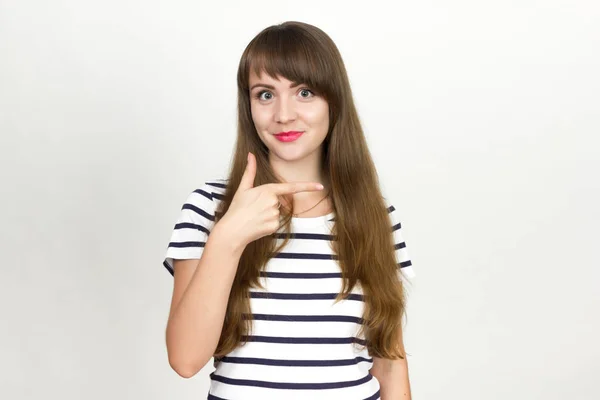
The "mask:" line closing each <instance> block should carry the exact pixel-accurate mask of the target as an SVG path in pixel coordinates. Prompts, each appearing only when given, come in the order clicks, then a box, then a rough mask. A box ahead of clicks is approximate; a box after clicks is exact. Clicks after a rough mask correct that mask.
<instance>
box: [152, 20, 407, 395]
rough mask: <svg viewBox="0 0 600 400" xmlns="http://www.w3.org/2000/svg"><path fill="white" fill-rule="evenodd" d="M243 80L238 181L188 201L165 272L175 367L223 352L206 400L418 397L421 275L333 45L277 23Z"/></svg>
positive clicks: (218, 182) (193, 366) (242, 71)
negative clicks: (415, 357) (409, 324)
mask: <svg viewBox="0 0 600 400" xmlns="http://www.w3.org/2000/svg"><path fill="white" fill-rule="evenodd" d="M237 79H238V118H239V120H238V136H237V143H236V147H235V153H234V156H233V160H232V165H231V170H230V171H229V175H228V178H227V179H215V180H212V181H209V182H206V183H205V184H204V185H202V187H201V188H199V189H197V190H195V191H194V192H193V193H191V194H190V195H189V197H188V199H187V200H186V202H185V204H184V206H183V208H182V210H181V215H180V217H179V220H178V223H177V225H176V226H175V229H174V231H173V234H172V237H171V242H170V244H169V247H168V250H167V254H166V257H165V261H164V266H165V267H166V268H167V269H168V270H169V271H170V272H171V273H172V274H174V280H175V284H174V290H173V298H172V301H171V310H170V314H169V320H168V324H167V330H166V336H167V339H166V340H167V350H168V355H169V362H170V364H171V366H172V368H173V369H174V370H175V371H176V372H177V373H178V374H179V375H181V376H183V377H191V376H193V375H195V374H196V373H197V372H198V371H199V370H200V369H202V368H203V367H204V366H205V365H206V363H207V362H208V361H209V360H210V358H211V357H213V356H214V367H215V371H214V372H213V373H212V374H211V387H210V393H209V395H208V398H209V399H228V400H233V399H345V400H347V399H361V400H362V399H379V398H381V399H385V400H390V399H409V398H410V387H409V380H408V367H407V363H406V358H405V352H404V346H403V342H402V323H401V322H402V317H403V315H404V311H405V296H404V291H403V279H402V278H403V277H411V276H413V271H412V268H411V262H410V260H409V258H408V254H407V252H406V249H405V244H404V240H403V239H402V234H401V226H400V222H399V220H398V216H397V211H396V210H395V208H394V207H393V206H392V205H391V204H389V203H388V202H387V200H386V199H385V198H384V197H383V196H382V194H381V191H380V188H379V183H378V177H377V172H376V169H375V166H374V163H373V161H372V158H371V156H370V153H369V151H368V148H367V143H366V140H365V137H364V134H363V131H362V128H361V126H360V122H359V118H358V115H357V113H356V109H355V106H354V103H353V99H352V93H351V90H350V85H349V82H348V77H347V73H346V70H345V67H344V64H343V61H342V58H341V56H340V54H339V51H338V49H337V47H336V46H335V44H334V43H333V41H332V40H331V39H330V38H329V36H327V35H326V34H325V33H324V32H323V31H321V30H320V29H318V28H316V27H314V26H312V25H308V24H305V23H300V22H286V23H283V24H281V25H275V26H271V27H269V28H266V29H265V30H263V31H262V32H260V33H259V34H258V35H257V36H256V37H255V38H254V39H253V40H252V41H251V42H250V44H249V45H248V47H247V48H246V49H245V51H244V53H243V55H242V58H241V61H240V64H239V69H238V77H237ZM209 234H210V236H209Z"/></svg>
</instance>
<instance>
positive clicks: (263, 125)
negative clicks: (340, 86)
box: [249, 72, 329, 161]
mask: <svg viewBox="0 0 600 400" xmlns="http://www.w3.org/2000/svg"><path fill="white" fill-rule="evenodd" d="M249 83H250V84H249V87H250V109H251V112H252V120H253V121H254V126H255V127H256V131H257V132H258V135H259V136H260V139H261V140H262V142H263V143H264V144H265V145H266V146H267V148H268V149H269V151H270V156H271V157H275V158H277V159H281V160H285V161H296V160H300V159H303V158H305V157H307V156H309V155H311V154H313V153H314V152H315V151H317V150H320V148H321V144H322V143H323V140H324V139H325V136H327V132H328V129H329V105H328V104H327V102H326V101H325V99H324V98H322V97H321V96H318V95H316V94H315V93H314V92H312V90H311V88H310V87H308V86H306V85H304V84H300V85H297V86H296V85H294V84H293V83H292V82H290V81H289V80H287V79H285V78H283V77H279V79H273V78H271V77H270V76H269V75H268V74H266V73H263V74H261V75H260V76H258V75H256V74H254V72H251V73H250V77H249ZM290 131H296V132H303V133H302V134H301V135H300V136H299V137H298V138H297V139H295V140H292V141H281V140H279V139H278V138H277V137H276V136H275V135H277V134H279V133H281V132H290ZM292 139H293V138H292Z"/></svg>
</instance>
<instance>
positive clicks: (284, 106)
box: [275, 98, 296, 124]
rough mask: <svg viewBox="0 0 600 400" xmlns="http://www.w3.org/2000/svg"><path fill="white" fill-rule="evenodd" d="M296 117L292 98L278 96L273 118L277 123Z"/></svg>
mask: <svg viewBox="0 0 600 400" xmlns="http://www.w3.org/2000/svg"><path fill="white" fill-rule="evenodd" d="M294 119H296V109H295V106H294V100H293V99H285V98H279V99H278V102H277V104H276V105H275V120H276V121H277V122H279V123H282V124H284V123H286V122H289V121H290V120H294Z"/></svg>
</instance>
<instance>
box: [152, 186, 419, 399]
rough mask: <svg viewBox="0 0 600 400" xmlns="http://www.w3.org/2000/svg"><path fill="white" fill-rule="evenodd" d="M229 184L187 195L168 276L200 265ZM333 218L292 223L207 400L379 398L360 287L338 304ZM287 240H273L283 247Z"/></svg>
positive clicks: (401, 260)
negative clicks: (190, 262)
mask: <svg viewBox="0 0 600 400" xmlns="http://www.w3.org/2000/svg"><path fill="white" fill-rule="evenodd" d="M226 184H227V181H226V180H223V179H218V180H213V181H209V182H206V183H205V184H204V185H203V186H202V187H201V188H199V189H197V190H195V191H194V192H192V193H191V194H190V195H189V196H188V198H187V200H186V202H185V204H184V205H183V208H182V209H181V213H180V216H179V220H178V221H177V224H176V225H175V228H174V230H173V233H172V236H171V240H170V243H169V246H168V249H167V254H166V256H165V259H164V262H163V265H164V267H166V268H167V270H168V271H169V272H170V273H171V274H173V260H174V259H200V257H201V255H202V252H203V250H204V245H205V243H206V240H207V237H208V234H209V233H210V230H211V228H212V226H213V225H214V220H215V210H216V207H217V205H218V204H219V202H220V201H221V200H222V198H223V193H224V190H225V187H226ZM388 212H389V214H390V217H391V218H390V219H391V221H392V227H391V229H392V232H393V235H394V239H395V240H394V243H395V252H396V260H397V263H398V276H399V277H400V278H401V279H405V278H412V277H413V276H414V272H413V270H412V266H411V261H410V259H409V257H408V253H407V251H406V245H405V243H404V240H403V238H402V229H401V224H400V221H399V220H398V216H397V211H396V210H395V208H394V206H393V205H391V204H388ZM333 217H334V214H333V213H330V214H328V215H325V216H321V217H314V218H293V219H292V236H291V239H290V241H289V242H288V244H287V245H286V247H284V248H283V249H282V250H281V251H280V252H279V253H277V254H275V255H274V256H273V258H271V259H270V260H269V262H268V263H267V265H266V266H265V270H264V271H262V272H261V283H263V285H264V288H265V289H255V288H251V289H250V297H251V299H250V307H251V311H252V315H253V328H252V332H251V335H249V336H248V337H247V338H246V339H247V343H246V344H244V345H242V346H239V347H238V348H236V349H235V350H233V351H232V352H231V353H229V354H227V355H226V356H225V357H224V358H222V359H220V360H219V361H215V362H214V371H213V372H212V373H211V374H210V379H211V385H210V391H209V395H208V399H213V400H218V399H227V400H237V399H277V400H281V399H286V400H287V399H327V400H332V399H344V400H352V399H357V400H358V399H360V400H363V399H370V400H371V399H372V400H376V399H379V382H378V381H377V379H376V378H375V377H373V376H372V375H371V374H370V373H369V370H370V369H371V367H372V365H373V358H372V357H371V356H370V355H369V353H368V350H367V348H366V347H365V348H363V347H362V345H363V344H364V343H365V342H364V336H362V335H361V336H360V337H359V336H357V331H358V328H359V326H360V323H361V318H362V314H363V305H364V302H363V296H362V291H361V288H360V283H358V284H357V285H356V286H355V288H354V289H353V291H352V294H351V296H350V297H349V298H347V299H345V300H342V301H340V302H338V303H336V304H334V299H335V297H336V295H337V294H338V293H339V292H340V290H341V288H342V279H341V270H340V267H339V264H338V263H337V261H336V258H337V257H336V256H335V255H334V254H333V252H332V250H331V247H330V241H331V240H332V235H331V227H332V226H333V223H334V221H333ZM283 235H284V234H283V233H277V234H276V238H277V241H278V243H279V242H280V241H282V240H283ZM357 344H358V346H357Z"/></svg>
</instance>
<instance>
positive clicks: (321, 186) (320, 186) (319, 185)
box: [317, 183, 325, 189]
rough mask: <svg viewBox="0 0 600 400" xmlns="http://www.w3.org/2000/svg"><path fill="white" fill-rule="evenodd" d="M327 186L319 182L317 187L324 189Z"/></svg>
mask: <svg viewBox="0 0 600 400" xmlns="http://www.w3.org/2000/svg"><path fill="white" fill-rule="evenodd" d="M324 187H325V186H323V185H321V184H320V183H319V184H317V189H323V188H324Z"/></svg>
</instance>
